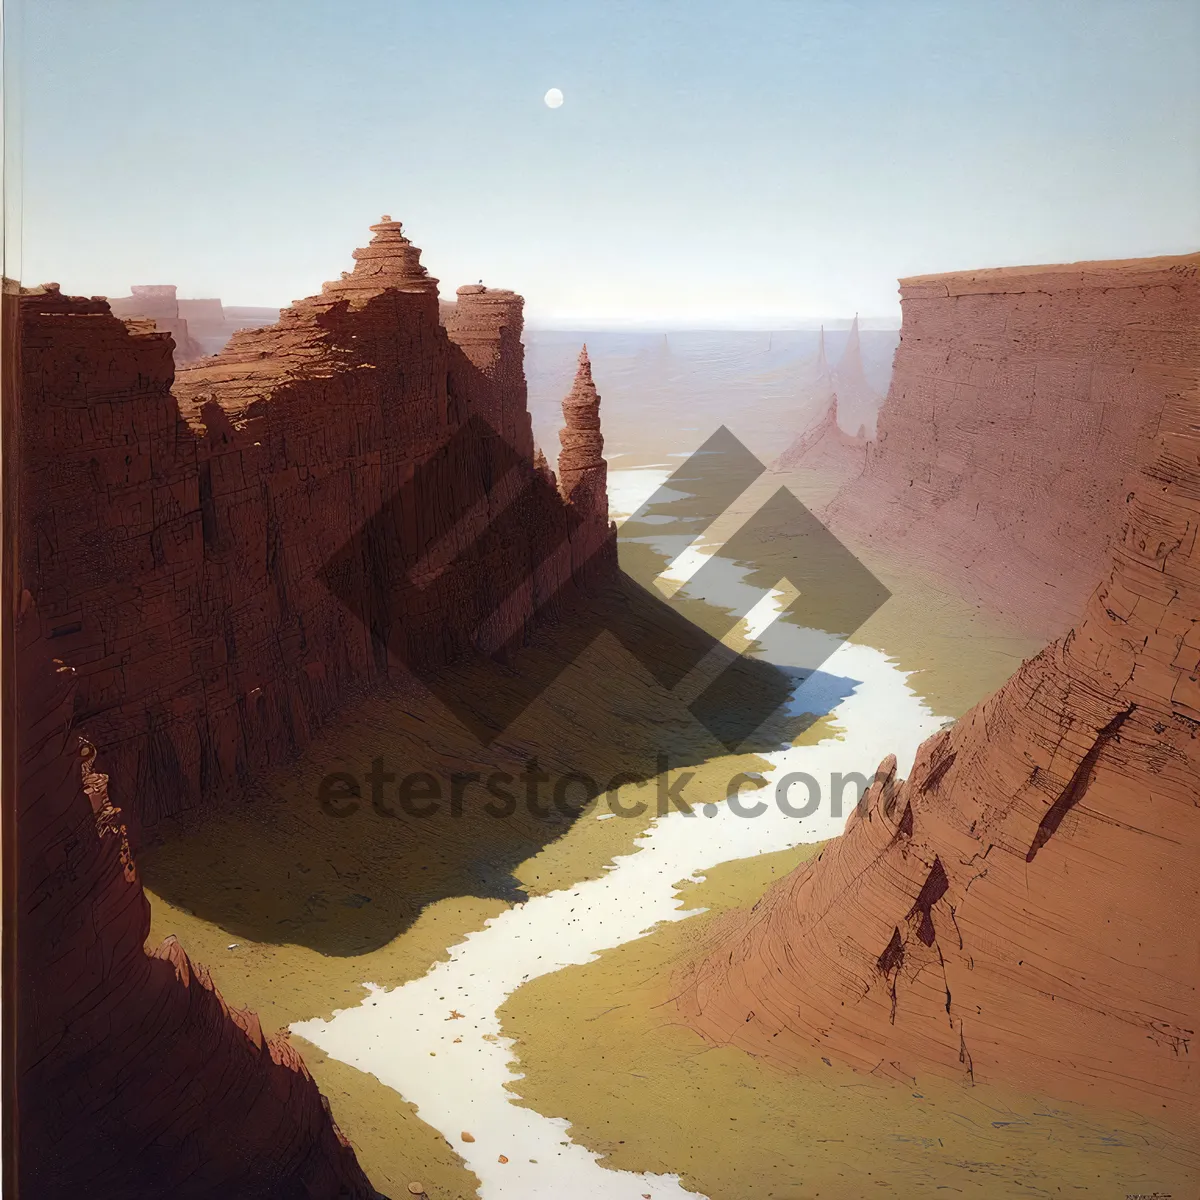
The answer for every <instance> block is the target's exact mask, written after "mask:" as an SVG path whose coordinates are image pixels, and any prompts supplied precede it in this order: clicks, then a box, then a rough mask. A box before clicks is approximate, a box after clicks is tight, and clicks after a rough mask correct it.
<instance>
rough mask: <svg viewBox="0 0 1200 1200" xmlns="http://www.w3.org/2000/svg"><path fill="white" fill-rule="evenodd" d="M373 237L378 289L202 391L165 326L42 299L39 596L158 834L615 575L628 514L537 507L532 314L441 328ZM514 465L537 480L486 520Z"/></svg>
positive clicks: (92, 734)
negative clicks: (424, 672) (416, 671)
mask: <svg viewBox="0 0 1200 1200" xmlns="http://www.w3.org/2000/svg"><path fill="white" fill-rule="evenodd" d="M373 229H374V233H375V236H374V238H373V240H372V242H371V243H370V245H369V246H367V247H365V248H363V249H361V250H358V251H356V252H355V256H354V257H355V260H356V265H355V269H354V271H353V272H349V273H346V274H345V275H344V276H343V277H342V279H340V280H338V281H335V282H333V283H330V284H327V285H326V286H325V288H324V290H323V291H322V293H321V294H320V295H319V296H313V297H309V298H308V299H306V300H302V301H299V302H297V303H296V304H294V305H293V306H292V307H291V308H289V309H286V310H285V311H284V312H283V313H282V314H281V318H280V321H279V323H278V324H277V325H274V326H270V327H267V328H262V329H253V330H245V331H241V332H239V333H237V334H235V335H234V337H233V339H232V340H231V342H230V344H229V346H228V347H227V348H226V350H225V351H224V352H223V353H222V354H220V355H218V356H215V357H213V358H208V359H204V360H203V361H202V362H200V363H199V364H197V365H196V366H194V367H192V368H189V369H185V370H181V371H179V372H178V373H177V374H175V373H174V371H173V364H172V361H171V346H170V342H169V340H168V338H167V336H166V335H164V334H162V333H159V332H155V331H153V330H152V329H151V328H150V327H149V325H148V323H144V322H130V323H126V322H123V321H120V320H118V319H116V318H115V317H113V316H112V315H111V313H110V311H109V307H108V305H107V304H105V303H104V302H103V301H100V300H82V299H79V298H72V297H67V296H64V295H62V294H61V292H60V291H59V290H58V289H57V288H56V287H55V288H46V289H35V290H33V291H31V292H27V293H26V294H24V295H22V297H21V301H20V303H21V318H22V354H23V376H24V387H23V398H22V404H23V439H22V456H23V461H22V478H21V509H22V525H23V529H24V531H25V533H24V536H23V538H22V543H21V546H20V556H21V568H22V575H23V578H24V579H25V580H26V581H27V584H28V586H29V587H30V590H31V591H32V592H33V593H34V595H35V596H36V598H37V601H38V609H39V619H40V620H41V622H42V625H43V628H44V631H45V633H46V635H47V636H48V637H49V638H51V639H53V643H54V646H55V652H56V654H57V655H58V656H59V657H61V658H62V659H64V661H67V662H69V663H71V664H72V666H74V667H75V668H76V670H77V672H78V696H77V700H76V710H77V711H76V716H77V720H78V721H79V723H80V726H81V728H83V729H84V730H85V731H86V732H87V734H88V736H89V738H90V739H91V740H92V741H93V742H94V743H95V744H96V745H97V746H98V747H100V749H101V752H102V753H103V755H104V760H105V762H106V764H107V769H108V770H109V773H110V774H111V775H112V778H113V781H114V783H113V787H114V790H115V792H116V793H117V803H118V804H120V805H121V806H122V807H124V808H125V810H126V812H127V813H128V814H130V815H131V816H132V817H134V818H136V821H135V824H136V822H140V821H146V820H151V821H152V820H154V819H156V818H158V817H159V816H161V815H165V814H169V813H172V812H176V811H179V810H181V809H183V808H187V807H190V806H193V805H196V804H197V803H199V802H201V800H202V799H205V798H212V797H215V796H219V795H222V794H232V793H235V792H236V791H237V790H238V788H239V787H240V786H241V785H242V784H243V783H244V782H245V780H246V779H247V778H248V777H249V776H250V774H251V773H253V772H254V771H256V770H259V769H261V768H262V767H265V766H267V765H268V764H270V763H274V762H279V761H282V760H284V759H286V758H287V757H289V756H290V755H292V754H293V753H295V751H296V750H297V749H298V748H299V747H301V746H302V745H304V744H305V742H306V741H307V740H308V738H309V737H310V736H311V733H312V731H313V730H314V728H315V727H316V726H317V725H319V724H320V723H321V722H322V721H324V720H325V719H327V718H328V716H329V715H330V714H331V713H333V712H334V711H336V710H337V709H338V707H339V706H341V705H342V704H344V703H345V702H346V700H347V699H348V698H349V697H350V696H351V695H353V694H354V693H355V692H356V691H357V690H358V689H361V688H363V687H366V686H370V685H373V684H375V683H378V682H381V681H384V680H386V679H388V678H392V677H395V675H396V674H397V673H398V672H403V671H404V670H406V668H407V666H408V665H410V664H412V663H413V662H419V663H421V664H426V665H427V664H434V665H436V664H437V663H440V662H445V661H447V660H449V659H451V658H453V657H456V656H458V655H461V654H467V653H474V652H484V653H488V652H491V651H492V650H493V649H494V648H495V647H497V646H500V645H508V644H512V643H513V642H514V641H516V642H517V643H519V641H520V639H521V637H522V636H523V631H524V630H526V629H527V628H528V627H529V625H530V624H531V623H532V622H533V621H534V620H535V619H537V617H538V616H539V614H543V613H545V612H547V611H553V607H554V605H555V604H556V603H557V598H558V597H559V596H560V594H565V593H567V592H569V591H570V590H571V589H572V588H574V587H576V586H579V585H581V584H586V583H587V581H588V580H589V579H591V578H596V577H599V576H602V575H604V574H605V573H606V572H612V571H615V569H616V559H615V547H614V540H613V537H614V535H613V533H612V531H611V529H610V527H609V523H608V519H607V511H606V510H605V509H604V508H602V507H595V508H591V507H587V506H582V505H576V504H573V503H570V502H567V501H563V500H561V499H560V498H559V497H558V495H557V493H554V492H553V490H552V489H548V488H545V487H544V486H543V487H542V488H541V489H540V490H538V489H533V491H532V492H530V493H529V494H527V493H524V492H521V491H520V485H521V484H522V482H528V480H533V479H534V477H535V476H536V478H537V479H539V480H540V479H542V475H541V473H540V472H539V471H538V469H537V468H536V467H535V465H534V462H533V444H532V437H531V435H530V432H529V429H530V425H529V416H528V412H527V409H526V404H525V380H524V374H523V369H522V348H521V341H520V335H521V312H522V304H523V302H522V300H521V298H520V297H519V296H516V295H514V294H513V293H511V292H506V291H496V290H493V289H484V288H480V287H472V288H466V289H463V290H462V291H461V292H460V294H459V296H458V301H457V303H456V305H455V306H454V311H453V313H452V314H449V315H448V316H447V322H448V326H449V327H448V328H447V327H444V326H443V325H442V323H441V321H440V317H439V305H438V296H437V281H436V280H434V279H431V278H430V277H429V275H428V273H427V272H426V271H425V269H424V268H423V267H422V266H421V265H420V251H419V250H417V249H416V248H415V247H414V246H413V245H412V244H411V242H410V241H409V240H408V239H407V238H406V237H405V236H404V234H403V231H402V229H401V226H400V225H399V223H398V222H392V221H391V220H390V219H385V220H383V221H381V222H380V223H379V224H378V225H376V226H374V227H373ZM494 446H499V447H500V448H501V451H502V454H501V457H504V456H507V458H506V463H508V464H509V465H510V466H511V470H512V471H513V472H514V475H515V476H516V477H519V478H518V479H517V482H516V483H515V484H514V485H513V487H512V488H509V489H508V490H507V491H505V489H503V488H501V489H500V491H502V492H503V493H504V494H503V495H500V494H496V493H495V492H487V493H486V495H487V498H486V500H485V502H483V503H481V502H480V500H479V494H480V491H481V488H483V489H484V490H485V491H486V488H487V487H490V486H492V485H493V484H495V483H496V481H495V480H492V479H490V478H489V479H484V478H483V477H484V475H486V474H487V472H488V471H489V470H491V469H492V468H493V467H494V466H495V465H496V462H497V461H498V458H497V455H498V454H499V453H500V451H496V450H495V449H494ZM430 461H433V462H435V464H436V466H437V469H436V470H434V471H432V472H431V474H430V478H431V479H432V480H433V482H432V483H431V484H430V485H429V486H430V489H431V490H429V492H428V494H425V495H422V496H421V497H420V500H419V503H417V504H416V505H415V506H414V505H413V504H407V505H406V506H405V507H404V511H403V512H398V511H391V510H389V507H388V506H389V504H391V503H392V502H393V500H394V498H395V497H396V496H397V495H400V494H401V493H402V492H403V489H404V487H405V485H406V483H408V482H409V481H411V480H412V478H413V475H414V471H415V470H416V469H417V468H418V466H419V465H421V464H424V463H427V462H430ZM526 477H528V480H527V479H526ZM513 491H516V492H517V493H518V501H517V502H513V503H508V501H509V500H510V499H511V494H512V492H513ZM506 505H507V507H506ZM394 507H395V506H394V505H393V508H394ZM381 512H382V513H383V514H384V517H385V518H386V519H385V520H382V521H381V520H380V519H379V518H378V514H380V513H381ZM364 529H365V530H366V531H367V534H366V535H364V533H363V531H364ZM431 547H435V548H436V549H437V554H438V556H440V557H439V558H438V561H437V562H436V563H432V564H431V563H430V562H429V561H428V555H427V553H426V552H427V551H428V550H429V549H430V548H431ZM347 548H349V549H347ZM551 550H553V551H554V552H553V553H551V552H550V551H551ZM339 555H340V556H341V557H340V558H339ZM334 560H337V561H338V563H339V569H340V570H343V571H344V572H348V573H349V578H348V580H347V579H343V580H341V582H342V583H343V584H345V585H346V586H348V587H350V588H351V589H352V590H353V589H354V588H356V587H357V589H358V592H359V593H360V594H361V596H362V598H363V600H364V603H363V605H362V606H360V607H359V609H358V611H355V610H354V606H353V605H351V606H349V607H348V606H347V603H346V602H345V597H344V595H343V596H341V597H339V596H338V595H335V594H334V591H333V590H331V587H330V585H329V581H328V578H327V577H326V576H323V574H322V573H323V571H325V570H326V568H327V566H328V564H330V562H331V561H334Z"/></svg>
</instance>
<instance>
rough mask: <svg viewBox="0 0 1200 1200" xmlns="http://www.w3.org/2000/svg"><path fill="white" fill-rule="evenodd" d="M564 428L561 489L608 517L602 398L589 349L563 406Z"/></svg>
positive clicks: (582, 353)
mask: <svg viewBox="0 0 1200 1200" xmlns="http://www.w3.org/2000/svg"><path fill="white" fill-rule="evenodd" d="M562 408H563V427H562V429H561V430H559V434H558V440H559V441H560V442H561V443H562V451H561V452H560V453H559V456H558V479H559V487H560V488H561V490H562V494H563V496H564V497H565V498H566V499H568V500H570V501H571V502H572V503H573V504H575V505H576V506H578V507H579V508H581V509H586V510H587V511H589V512H595V513H600V514H607V512H608V464H607V463H606V462H605V461H604V436H603V435H602V434H601V432H600V395H599V393H598V392H597V391H596V385H595V383H593V382H592V363H591V360H590V359H589V358H588V352H587V346H586V345H585V346H584V347H583V349H582V350H581V351H580V352H579V369H578V370H577V371H576V372H575V382H574V384H573V385H572V387H571V390H570V392H569V393H568V394H567V396H566V398H565V399H564V400H563V403H562Z"/></svg>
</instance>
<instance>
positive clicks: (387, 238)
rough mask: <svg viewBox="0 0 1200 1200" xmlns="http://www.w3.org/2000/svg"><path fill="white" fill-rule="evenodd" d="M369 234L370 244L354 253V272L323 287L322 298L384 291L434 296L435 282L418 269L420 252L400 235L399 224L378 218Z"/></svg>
mask: <svg viewBox="0 0 1200 1200" xmlns="http://www.w3.org/2000/svg"><path fill="white" fill-rule="evenodd" d="M371 232H372V233H373V234H374V235H375V236H374V237H373V238H372V239H371V241H370V244H369V245H367V246H364V247H363V248H362V249H359V250H355V251H354V270H353V271H349V272H346V273H344V274H343V275H342V277H341V279H337V280H334V281H333V282H332V283H327V284H325V285H324V287H323V288H322V289H321V290H322V292H323V293H324V294H325V295H336V296H351V297H356V296H366V295H369V294H372V293H375V292H381V291H383V290H384V288H396V289H398V290H399V291H402V292H431V293H433V294H434V295H436V294H437V285H438V281H437V280H436V279H434V278H433V276H432V275H430V274H429V272H428V271H427V270H425V268H424V267H423V266H421V251H420V250H418V249H417V247H416V246H414V245H413V244H412V242H410V241H409V240H408V238H406V237H405V236H404V226H403V225H402V224H401V223H400V222H399V221H393V220H392V218H391V217H387V216H385V217H381V218H380V220H379V223H378V224H376V225H372V226H371Z"/></svg>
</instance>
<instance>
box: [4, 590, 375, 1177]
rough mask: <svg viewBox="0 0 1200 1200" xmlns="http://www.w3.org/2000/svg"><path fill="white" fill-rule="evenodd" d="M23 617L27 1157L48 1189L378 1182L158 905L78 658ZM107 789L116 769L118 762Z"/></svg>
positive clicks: (28, 1173) (21, 965)
mask: <svg viewBox="0 0 1200 1200" xmlns="http://www.w3.org/2000/svg"><path fill="white" fill-rule="evenodd" d="M25 601H26V612H25V615H24V619H23V620H22V621H21V623H20V625H19V627H18V631H17V638H18V643H19V646H18V655H17V681H16V697H17V706H18V711H17V725H18V728H17V741H18V745H19V769H18V780H17V783H18V801H17V802H18V805H19V812H18V816H17V838H18V844H19V847H20V853H19V856H18V860H19V865H18V880H17V899H16V905H15V908H16V916H17V922H18V927H19V935H18V937H17V962H16V968H17V970H16V976H15V980H14V983H15V991H16V996H15V1005H16V1012H17V1072H16V1073H17V1102H18V1106H19V1112H20V1124H19V1131H20V1136H19V1146H18V1148H17V1149H18V1169H19V1176H20V1191H21V1195H22V1196H27V1197H31V1198H33V1197H36V1198H37V1200H75V1198H77V1197H81V1196H88V1197H93V1198H95V1200H108V1198H111V1200H159V1198H160V1197H163V1196H173V1197H180V1198H189V1197H190V1198H194V1200H209V1198H210V1197H213V1196H238V1197H246V1198H248V1200H290V1198H292V1197H330V1198H333V1197H337V1198H341V1200H360V1198H361V1200H373V1198H374V1197H376V1195H377V1194H376V1192H375V1191H374V1189H373V1188H372V1187H371V1185H370V1183H369V1182H368V1181H367V1179H366V1176H365V1175H364V1174H363V1172H362V1170H361V1168H360V1167H359V1165H358V1163H357V1161H356V1159H355V1156H354V1152H353V1151H352V1150H351V1148H350V1146H349V1144H348V1143H347V1142H346V1141H345V1139H344V1138H343V1137H342V1135H341V1134H340V1132H339V1131H338V1128H337V1126H336V1125H335V1124H334V1121H333V1119H332V1117H331V1115H330V1112H329V1107H328V1105H327V1103H326V1102H325V1099H324V1097H323V1096H322V1095H321V1094H320V1093H319V1092H318V1090H317V1086H316V1084H315V1083H314V1082H313V1080H312V1078H311V1076H310V1075H309V1074H308V1072H307V1071H306V1070H305V1067H304V1064H303V1062H301V1060H300V1057H299V1055H298V1054H297V1053H296V1052H295V1051H294V1050H293V1049H292V1048H291V1046H290V1045H289V1043H288V1041H287V1039H286V1036H275V1037H267V1036H265V1035H264V1033H263V1030H262V1028H261V1026H260V1025H259V1022H258V1018H257V1017H256V1016H255V1015H254V1014H253V1013H250V1012H242V1011H240V1010H238V1009H235V1008H231V1007H230V1006H229V1005H227V1004H226V1003H225V1001H224V1000H223V999H222V998H221V994H220V992H218V991H217V990H216V988H215V987H214V986H213V983H212V980H211V978H210V977H209V974H208V972H207V971H206V970H205V969H204V968H203V967H201V966H198V965H196V964H194V963H193V962H192V961H191V960H190V959H189V958H188V956H187V954H186V953H185V951H184V950H183V948H182V947H181V946H180V945H179V943H178V942H177V941H175V939H173V938H169V939H167V941H166V942H164V943H163V944H162V945H161V946H159V947H158V949H156V950H155V951H154V952H153V953H147V951H146V950H145V948H144V945H145V941H146V938H147V936H148V934H149V931H150V909H149V905H148V903H147V901H146V897H145V895H144V893H143V891H142V885H141V881H140V879H139V877H138V873H137V866H136V862H135V859H134V856H133V853H132V851H131V847H130V842H129V834H128V829H127V826H126V819H125V813H124V812H123V811H122V807H121V805H119V804H115V803H114V802H113V798H112V796H111V795H110V777H109V775H108V774H106V773H102V772H101V771H99V770H98V769H97V766H98V765H106V764H104V756H103V753H102V752H101V753H100V754H99V755H97V753H96V751H95V750H94V749H93V747H92V746H91V745H90V744H89V743H88V742H86V741H85V740H84V739H83V738H81V737H80V736H79V732H78V729H77V727H75V725H74V722H73V715H72V693H73V690H74V678H75V676H74V672H73V671H72V670H71V668H69V667H67V666H65V665H63V664H62V663H61V662H60V661H58V660H54V661H51V652H50V649H51V647H52V646H53V643H52V642H51V643H48V642H47V641H46V640H45V639H44V638H43V637H41V636H40V635H39V632H38V628H37V627H38V621H37V619H36V615H35V614H34V613H33V612H31V611H30V608H29V602H28V594H27V593H26V596H25ZM111 782H112V784H113V787H112V789H111V791H112V792H117V791H118V790H125V789H120V788H119V787H118V784H119V781H117V780H112V781H111Z"/></svg>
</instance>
